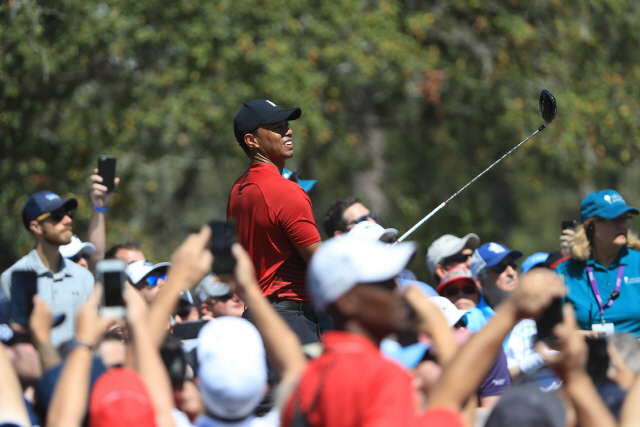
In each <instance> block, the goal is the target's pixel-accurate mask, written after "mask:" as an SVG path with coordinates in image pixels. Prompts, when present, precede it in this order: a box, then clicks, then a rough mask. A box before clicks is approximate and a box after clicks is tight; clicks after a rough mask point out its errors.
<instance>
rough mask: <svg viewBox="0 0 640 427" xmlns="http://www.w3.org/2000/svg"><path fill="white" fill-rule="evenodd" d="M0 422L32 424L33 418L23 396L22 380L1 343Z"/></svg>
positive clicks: (21, 424)
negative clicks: (19, 378)
mask: <svg viewBox="0 0 640 427" xmlns="http://www.w3.org/2000/svg"><path fill="white" fill-rule="evenodd" d="M0 378H2V380H1V381H0V424H2V423H15V424H17V425H19V426H30V425H31V420H30V419H29V414H28V412H27V407H26V406H25V404H24V400H23V398H22V388H21V387H20V380H18V376H17V375H16V372H15V371H14V369H13V366H12V365H11V362H10V361H9V359H8V358H7V355H6V354H5V351H4V348H3V347H2V345H0Z"/></svg>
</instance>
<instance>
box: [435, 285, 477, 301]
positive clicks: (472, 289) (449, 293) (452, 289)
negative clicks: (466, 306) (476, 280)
mask: <svg viewBox="0 0 640 427" xmlns="http://www.w3.org/2000/svg"><path fill="white" fill-rule="evenodd" d="M460 293H462V295H476V294H477V293H478V288H476V286H475V285H471V284H469V285H463V286H455V285H451V286H448V287H447V289H445V290H444V292H443V293H442V295H443V296H444V297H445V298H453V297H457V296H458V295H460Z"/></svg>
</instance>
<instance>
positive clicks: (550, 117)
mask: <svg viewBox="0 0 640 427" xmlns="http://www.w3.org/2000/svg"><path fill="white" fill-rule="evenodd" d="M539 105H540V115H542V118H543V119H544V121H545V123H544V124H543V125H542V126H540V127H539V128H538V130H536V131H535V132H534V133H532V134H531V135H529V136H528V137H527V139H525V140H524V141H522V142H520V143H519V144H518V145H516V146H515V147H513V148H512V149H511V150H509V152H508V153H507V154H505V155H504V156H502V157H500V158H499V159H498V160H496V161H495V162H494V163H493V164H492V165H491V166H489V167H488V168H486V169H485V170H483V171H482V172H481V173H480V175H478V176H476V177H475V178H473V179H472V180H471V181H469V182H468V183H467V184H466V185H465V186H464V187H462V188H461V189H460V190H458V191H457V192H456V193H455V194H454V195H453V196H451V197H449V198H448V199H447V200H445V201H444V202H442V203H441V204H440V206H438V207H437V208H435V209H434V210H432V211H431V212H430V213H429V214H428V215H427V216H425V217H424V218H422V219H421V220H420V222H418V223H417V224H416V225H414V226H413V227H411V229H410V230H409V231H407V232H406V233H404V234H403V235H402V236H400V238H399V239H398V242H402V241H403V240H404V239H406V238H407V236H408V235H409V234H411V233H413V232H414V231H415V230H416V229H417V228H418V227H420V226H421V225H422V224H424V222H425V221H426V220H428V219H429V218H431V217H432V216H433V215H435V213H436V212H438V211H439V210H440V209H442V208H443V207H444V206H445V205H446V204H447V203H449V202H450V201H451V199H453V198H454V197H456V196H457V195H458V194H460V193H462V190H464V189H465V188H467V187H468V186H470V185H471V184H473V183H474V182H475V180H477V179H478V178H480V177H481V176H482V175H484V174H485V173H486V172H487V171H488V170H489V169H491V168H492V167H494V166H495V165H496V164H497V163H499V162H500V160H502V159H504V158H505V157H507V156H508V155H509V154H511V153H512V152H514V151H515V149H516V148H518V147H520V146H521V145H522V144H524V143H525V142H527V141H528V140H530V139H531V138H533V137H534V136H535V135H536V134H537V133H538V132H540V131H542V130H544V129H545V128H546V127H547V124H549V123H552V122H553V121H554V120H555V118H556V113H557V112H558V107H557V105H556V99H555V98H554V97H553V95H552V94H551V92H549V91H548V90H546V89H543V90H542V92H540V102H539Z"/></svg>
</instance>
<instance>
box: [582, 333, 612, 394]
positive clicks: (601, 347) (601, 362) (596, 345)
mask: <svg viewBox="0 0 640 427" xmlns="http://www.w3.org/2000/svg"><path fill="white" fill-rule="evenodd" d="M587 345H588V346H589V357H588V359H587V373H588V374H589V376H590V377H591V379H592V380H593V383H594V384H602V383H605V382H607V380H608V378H607V369H609V352H608V351H607V338H606V337H598V338H587Z"/></svg>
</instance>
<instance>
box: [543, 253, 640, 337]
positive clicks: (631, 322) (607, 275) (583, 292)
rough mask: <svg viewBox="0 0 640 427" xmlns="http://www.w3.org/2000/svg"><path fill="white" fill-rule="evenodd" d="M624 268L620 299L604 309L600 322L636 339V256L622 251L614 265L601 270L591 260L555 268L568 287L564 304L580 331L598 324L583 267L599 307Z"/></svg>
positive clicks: (639, 268)
mask: <svg viewBox="0 0 640 427" xmlns="http://www.w3.org/2000/svg"><path fill="white" fill-rule="evenodd" d="M621 265H622V266H624V275H623V278H622V283H621V285H620V295H619V297H618V298H616V299H615V300H614V302H613V305H612V306H611V307H608V308H605V309H604V320H605V321H606V322H607V323H613V324H614V328H615V329H614V330H615V332H616V333H621V332H627V333H630V334H632V335H634V336H635V337H640V252H638V251H636V250H633V249H628V248H627V247H623V248H622V249H621V250H620V253H619V255H618V258H617V259H616V261H615V262H614V263H613V264H611V265H610V266H608V267H603V266H601V265H600V264H598V263H597V262H595V260H594V259H593V258H590V259H589V260H587V261H586V262H581V261H576V260H574V259H569V260H567V261H565V262H563V263H562V264H560V265H559V266H558V267H557V268H556V272H557V273H559V274H561V275H562V276H563V277H564V279H565V282H566V284H567V287H568V295H567V300H568V301H569V302H571V303H572V304H573V307H574V308H575V311H576V318H577V320H578V325H579V326H580V328H582V329H585V330H591V325H592V324H594V323H600V322H601V319H600V308H599V306H598V303H597V301H596V297H595V295H594V294H593V290H592V289H591V285H590V283H589V279H588V278H587V269H586V267H587V266H590V267H591V268H593V273H594V276H595V280H596V282H597V284H598V290H599V291H600V295H601V296H602V300H603V305H606V304H607V301H609V297H610V296H611V294H612V292H613V290H614V288H615V286H616V278H617V276H618V268H619V267H620V266H621Z"/></svg>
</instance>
